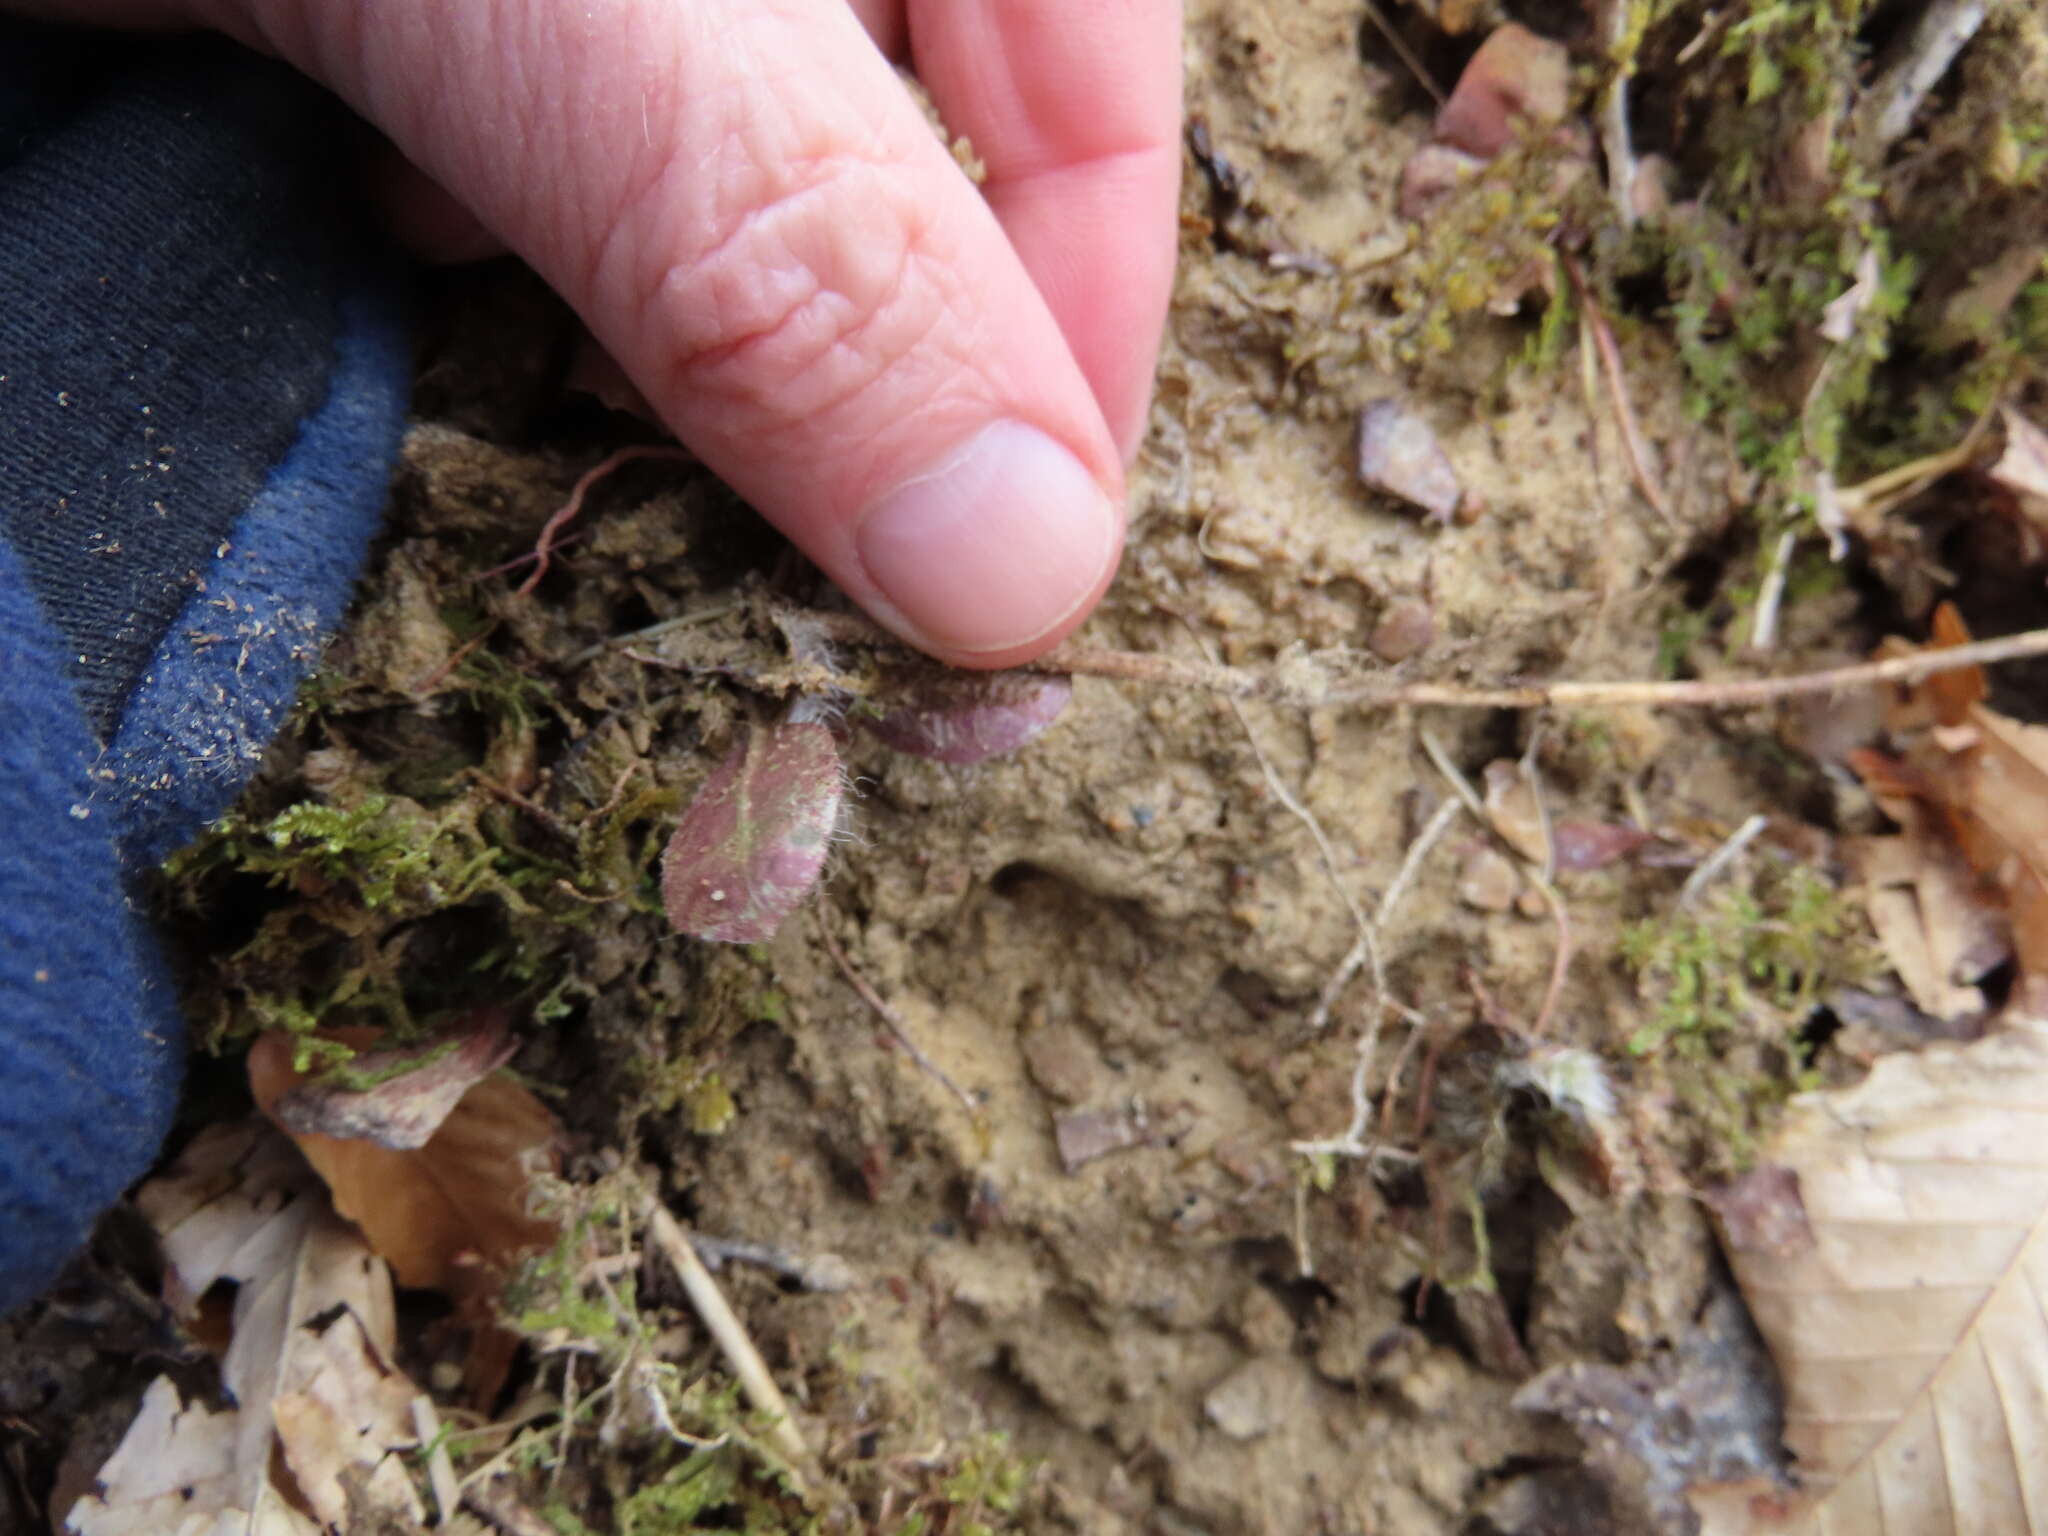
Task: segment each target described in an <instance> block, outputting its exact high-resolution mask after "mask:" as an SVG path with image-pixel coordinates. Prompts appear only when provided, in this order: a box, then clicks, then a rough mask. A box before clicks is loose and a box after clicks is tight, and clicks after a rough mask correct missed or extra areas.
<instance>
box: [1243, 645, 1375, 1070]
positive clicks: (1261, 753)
mask: <svg viewBox="0 0 2048 1536" xmlns="http://www.w3.org/2000/svg"><path fill="white" fill-rule="evenodd" d="M1204 649H1205V650H1206V649H1207V647H1206V646H1205V647H1204ZM1212 665H1213V663H1212ZM1227 702H1228V703H1229V705H1230V711H1231V713H1232V714H1234V715H1236V716H1237V723H1238V724H1239V725H1240V726H1241V727H1243V729H1244V737H1245V740H1246V741H1248V742H1249V743H1251V749H1252V756H1253V757H1255V758H1257V759H1258V762H1259V771H1260V772H1261V773H1263V774H1264V775H1265V778H1266V787H1267V788H1268V789H1270V790H1272V791H1273V798H1274V799H1276V800H1278V801H1279V802H1280V803H1281V804H1282V805H1284V806H1285V807H1286V808H1287V809H1288V811H1289V812H1290V813H1291V814H1292V815H1293V816H1294V817H1295V819H1296V820H1298V821H1299V822H1300V823H1301V824H1302V825H1303V826H1305V827H1307V828H1308V835H1309V836H1310V837H1311V838H1313V839H1314V840H1315V845H1316V853H1317V854H1318V855H1319V856H1320V857H1321V859H1322V861H1323V872H1324V873H1325V874H1327V875H1328V876H1329V877H1330V885H1331V887H1332V889H1334V890H1335V891H1336V893H1337V899H1338V900H1339V901H1341V902H1342V903H1343V904H1344V910H1345V911H1346V912H1349V913H1350V914H1351V921H1352V923H1353V925H1354V926H1355V927H1356V928H1357V929H1358V938H1357V939H1356V940H1355V941H1354V942H1353V944H1352V946H1351V949H1352V952H1353V953H1358V954H1359V955H1360V958H1361V959H1363V960H1364V961H1365V963H1366V964H1367V965H1368V966H1370V967H1371V968H1372V1022H1371V1024H1370V1025H1369V1026H1368V1028H1370V1029H1371V1030H1372V1031H1373V1032H1374V1033H1375V1034H1377V1033H1378V1032H1379V1027H1380V1014H1381V1011H1382V1009H1383V1007H1384V1006H1385V1004H1386V1000H1387V973H1386V969H1385V967H1384V966H1382V965H1381V963H1380V945H1379V936H1378V935H1377V934H1376V933H1374V932H1373V926H1372V921H1371V919H1370V918H1368V917H1367V916H1366V915H1365V909H1364V908H1363V907H1361V906H1359V904H1358V898H1357V897H1356V896H1353V895H1352V894H1351V888H1350V887H1349V886H1347V885H1345V883H1344V875H1343V871H1342V870H1341V869H1340V868H1339V867H1338V864H1337V849H1336V846H1335V845H1334V844H1332V843H1331V841H1330V835H1329V834H1328V833H1327V832H1325V831H1324V830H1323V824H1322V823H1321V822H1320V821H1318V820H1316V815H1315V812H1313V811H1311V810H1310V809H1309V808H1308V807H1307V806H1306V805H1304V804H1302V802H1301V800H1300V799H1299V798H1298V797H1297V796H1296V795H1295V793H1294V791H1293V790H1291V789H1289V788H1288V787H1287V783H1286V781H1285V780H1283V779H1282V778H1281V777H1280V771H1279V770H1278V769H1277V768H1275V767H1274V766H1273V760H1272V759H1271V758H1269V757H1267V756H1266V752H1265V749H1264V748H1263V747H1261V746H1260V745H1259V738H1258V737H1257V735H1255V734H1254V733H1253V731H1252V723H1251V720H1250V719H1249V718H1248V717H1247V716H1246V714H1245V712H1244V706H1243V705H1242V704H1240V703H1238V702H1237V700H1236V699H1230V700H1228V701H1227ZM1344 965H1350V966H1351V969H1352V970H1353V971H1354V972H1355V971H1356V970H1357V967H1356V965H1352V964H1351V961H1350V958H1349V955H1347V956H1346V959H1345V961H1344V962H1343V964H1341V965H1340V966H1339V970H1340V971H1341V970H1342V969H1343V968H1344ZM1325 995H1326V996H1328V998H1329V1002H1330V1004H1331V1005H1332V1006H1335V1004H1336V998H1335V996H1334V995H1330V994H1328V993H1327V992H1326V994H1325ZM1329 1022H1330V1015H1329V1010H1328V1009H1326V1008H1324V1007H1323V1006H1322V1005H1321V1002H1320V1001H1319V1002H1318V1004H1317V1007H1316V1015H1315V1017H1314V1018H1312V1019H1311V1021H1310V1029H1311V1032H1312V1033H1315V1032H1320V1031H1321V1030H1322V1028H1323V1027H1324V1026H1326V1025H1327V1024H1328V1023H1329Z"/></svg>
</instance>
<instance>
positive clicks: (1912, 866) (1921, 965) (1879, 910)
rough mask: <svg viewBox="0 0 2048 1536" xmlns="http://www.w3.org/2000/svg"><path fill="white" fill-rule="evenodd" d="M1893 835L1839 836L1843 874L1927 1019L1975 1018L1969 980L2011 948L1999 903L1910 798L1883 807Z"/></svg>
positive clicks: (1977, 1003) (1977, 1007)
mask: <svg viewBox="0 0 2048 1536" xmlns="http://www.w3.org/2000/svg"><path fill="white" fill-rule="evenodd" d="M1888 809H1889V810H1890V812H1891V814H1892V815H1893V816H1894V817H1895V819H1898V820H1900V821H1901V823H1902V825H1903V826H1904V827H1905V831H1904V832H1903V833H1902V834H1901V835H1899V836H1897V837H1857V838H1844V839H1843V840H1842V852H1843V856H1844V859H1845V861H1846V862H1847V864H1848V866H1849V869H1850V872H1851V873H1852V875H1853V876H1854V877H1855V879H1856V882H1857V884H1858V885H1859V886H1860V887H1861V888H1862V896H1863V905H1864V909H1865V911H1867V912H1868V913H1869V915H1870V924H1871V927H1872V928H1873V929H1875V930H1876V933H1877V939H1878V943H1879V945H1880V946H1881V947H1882V948H1883V950H1884V953H1885V958H1887V959H1888V960H1890V961H1891V964H1892V969H1893V970H1895V971H1896V972H1898V976H1899V980H1900V981H1901V982H1902V983H1904V985H1905V988H1906V992H1907V994H1908V995H1909V996H1910V997H1911V998H1912V999H1913V1002H1914V1005H1915V1006H1916V1007H1918V1008H1919V1009H1920V1010H1921V1011H1922V1012H1923V1013H1925V1014H1927V1015H1929V1016H1930V1017H1932V1018H1936V1019H1942V1020H1956V1019H1966V1018H1975V1017H1978V1016H1980V1015H1982V1014H1983V1012H1984V1009H1985V1002H1984V994H1983V992H1982V991H1981V990H1979V989H1978V988H1977V987H1976V986H1975V985H1973V983H1974V982H1976V981H1977V980H1978V979H1980V978H1981V977H1983V976H1985V975H1987V974H1988V973H1989V972H1991V971H1992V970H1994V969H1995V968H1997V967H1998V966H1999V965H2001V964H2003V963H2004V962H2005V961H2006V960H2007V959H2008V958H2010V956H2011V953H2012V939H2011V929H2010V928H2009V927H2008V925H2007V923H2006V920H2005V913H2004V909H2003V906H2002V904H2001V903H2000V902H1999V901H1998V900H1997V899H1996V898H1995V896H1994V895H1993V894H1991V893H1989V892H1987V891H1986V890H1985V889H1984V887H1983V886H1982V884H1981V883H1980V882H1979V881H1978V880H1977V879H1976V877H1975V876H1974V875H1972V874H1971V872H1970V869H1969V866H1968V865H1967V864H1966V863H1964V861H1963V857H1962V855H1961V853H1960V852H1958V851H1957V850H1956V849H1955V848H1954V847H1953V846H1952V845H1950V844H1949V843H1948V842H1947V840H1945V839H1943V838H1941V837H1939V836H1938V835H1936V834H1935V833H1934V832H1932V831H1931V830H1930V829H1928V828H1927V827H1926V825H1925V821H1926V817H1925V815H1924V813H1923V812H1922V811H1921V809H1920V807H1919V806H1917V805H1915V804H1913V803H1912V802H1910V801H1909V802H1906V803H1904V804H1900V805H1894V806H1890V807H1888Z"/></svg>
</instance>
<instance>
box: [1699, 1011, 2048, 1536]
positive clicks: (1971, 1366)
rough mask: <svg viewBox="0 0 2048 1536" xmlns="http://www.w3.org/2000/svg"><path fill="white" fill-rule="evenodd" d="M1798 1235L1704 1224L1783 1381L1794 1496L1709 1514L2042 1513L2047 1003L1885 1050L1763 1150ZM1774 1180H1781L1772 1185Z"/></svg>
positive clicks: (1825, 1520)
mask: <svg viewBox="0 0 2048 1536" xmlns="http://www.w3.org/2000/svg"><path fill="white" fill-rule="evenodd" d="M1765 1155H1766V1158H1767V1160H1768V1162H1769V1163H1770V1164H1771V1165H1774V1166H1775V1167H1777V1168H1780V1169H1784V1170H1789V1172H1790V1173H1791V1174H1792V1175H1793V1176H1795V1177H1796V1180H1797V1186H1796V1199H1797V1201H1798V1203H1799V1205H1800V1206H1801V1210H1800V1211H1799V1212H1797V1213H1793V1212H1789V1211H1788V1212H1787V1213H1785V1214H1786V1220H1784V1221H1781V1222H1777V1223H1769V1224H1765V1225H1769V1226H1775V1227H1778V1228H1782V1229H1787V1230H1790V1229H1792V1228H1794V1227H1795V1226H1796V1225H1797V1223H1796V1222H1794V1221H1793V1220H1792V1219H1791V1218H1792V1217H1793V1216H1794V1215H1795V1214H1796V1215H1797V1216H1799V1217H1801V1218H1803V1223H1804V1227H1805V1230H1806V1231H1807V1232H1808V1233H1809V1234H1810V1237H1811V1241H1810V1242H1809V1243H1762V1242H1758V1241H1757V1240H1756V1239H1755V1237H1754V1235H1753V1230H1752V1232H1750V1233H1748V1234H1745V1233H1742V1232H1737V1231H1731V1230H1730V1229H1729V1228H1728V1226H1727V1224H1726V1223H1723V1228H1722V1242H1723V1246H1724V1247H1725V1248H1726V1249H1727V1251H1728V1256H1729V1262H1730V1264H1731V1266H1732V1267H1733V1269H1734V1271H1735V1275H1736V1278H1737V1280H1738V1281H1739V1282H1740V1284H1741V1286H1742V1290H1743V1295H1744V1297H1745V1299H1746V1300H1747V1301H1748V1303H1749V1307H1750V1311H1751V1314H1752V1315H1753V1316H1754V1317H1755V1319H1756V1323H1757V1326H1758V1328H1759V1329H1760V1330H1761V1331H1762V1333H1763V1335H1764V1338H1765V1340H1766V1341H1767V1342H1768V1344H1769V1345H1770V1348H1771V1353H1772V1355H1773V1357H1774V1358H1775V1359H1776V1361H1777V1364H1778V1371H1779V1375H1780V1377H1781V1379H1782V1381H1783V1384H1784V1389H1785V1410H1786V1433H1785V1438H1786V1444H1787V1446H1788V1447H1789V1448H1790V1449H1791V1450H1792V1451H1793V1453H1794V1454H1795V1455H1796V1456H1797V1458H1798V1470H1799V1472H1800V1475H1801V1478H1802V1481H1803V1483H1804V1485H1805V1489H1806V1493H1805V1496H1804V1498H1803V1499H1802V1500H1801V1501H1799V1502H1797V1503H1796V1504H1795V1505H1794V1506H1793V1507H1792V1508H1791V1509H1790V1510H1789V1511H1786V1512H1784V1513H1783V1514H1782V1515H1774V1514H1773V1512H1772V1510H1771V1508H1770V1505H1769V1501H1760V1500H1755V1499H1749V1500H1734V1501H1729V1503H1728V1505H1727V1507H1722V1508H1718V1509H1717V1512H1716V1514H1715V1516H1714V1519H1713V1522H1712V1523H1711V1524H1710V1525H1709V1527H1708V1529H1709V1530H1710V1531H1711V1532H1713V1533H1715V1536H1732V1533H1734V1532H1757V1533H1761V1532H1800V1533H1813V1536H1993V1533H1995V1536H2022V1533H2030V1532H2031V1533H2048V1023H2044V1022H2041V1021H2037V1020H2032V1019H2029V1020H2025V1021H2020V1022H2015V1023H2012V1024H2009V1025H2008V1026H2007V1027H2005V1028H2003V1029H2001V1030H1999V1031H1998V1032H1997V1033H1995V1034H1991V1035H1987V1036H1986V1037H1985V1038H1983V1039H1982V1040H1978V1041H1975V1042H1973V1043H1971V1044H1969V1045H1936V1046H1931V1047H1929V1048H1928V1049H1927V1050H1925V1051H1922V1052H1919V1053H1917V1054H1912V1055H1906V1054H1901V1055H1894V1056H1888V1057H1886V1058H1884V1059H1883V1060H1881V1061H1879V1062H1878V1063H1877V1065H1876V1066H1875V1067H1873V1068H1872V1069H1871V1072H1870V1075H1869V1076H1868V1077H1867V1078H1866V1079H1865V1080H1864V1081H1863V1082H1862V1083H1861V1084H1859V1085H1858V1086H1856V1087H1854V1088H1850V1089H1843V1090H1837V1091H1834V1092H1829V1093H1818V1094H1805V1095H1802V1096H1800V1097H1799V1098H1797V1099H1795V1100H1794V1101H1793V1102H1792V1105H1791V1107H1790V1108H1789V1110H1788V1112H1787V1114H1786V1118H1785V1120H1784V1122H1783V1124H1782V1126H1781V1128H1780V1130H1779V1132H1778V1134H1777V1136H1776V1138H1775V1139H1774V1142H1773V1145H1772V1146H1771V1147H1770V1148H1769V1149H1768V1150H1767V1152H1766V1154H1765ZM1782 1188H1783V1189H1784V1191H1785V1193H1784V1194H1783V1196H1782V1197H1781V1198H1783V1199H1786V1200H1791V1199H1793V1198H1795V1196H1794V1195H1793V1194H1792V1192H1791V1191H1792V1188H1793V1186H1792V1185H1791V1184H1790V1183H1789V1182H1787V1183H1784V1184H1783V1185H1782Z"/></svg>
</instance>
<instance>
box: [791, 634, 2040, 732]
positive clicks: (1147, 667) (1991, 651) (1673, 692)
mask: <svg viewBox="0 0 2048 1536" xmlns="http://www.w3.org/2000/svg"><path fill="white" fill-rule="evenodd" d="M793 617H796V618H798V619H800V620H801V622H804V623H810V624H814V625H815V626H816V629H815V632H816V633H817V634H818V635H820V636H821V637H822V638H824V639H827V640H831V641H834V642H836V643H838V644H841V645H858V646H867V647H876V648H887V649H891V650H904V649H907V647H905V646H904V645H903V642H902V641H900V640H898V639H897V638H896V637H895V636H893V635H891V634H889V633H888V632H887V631H885V630H882V629H880V628H877V627H876V626H875V625H872V624H870V623H868V622H867V620H865V619H861V618H856V617H855V616H854V615H852V614H846V613H822V612H806V613H803V614H801V615H794V616H793ZM2028 656H2048V629H2030V630H2027V631H2026V632H2025V633H2023V634H2017V635H2007V636H2005V637H2004V638H2002V639H1998V640H1973V641H1971V642H1970V643H1969V644H1967V645H1956V646H1949V647H1947V648H1945V649H1942V650H1938V651H1915V652H1914V653H1913V654H1911V655H1909V656H1888V657H1886V658H1884V659H1883V660H1882V661H1865V662H1857V663H1855V664H1853V665H1850V666H1845V667H1826V668H1823V669H1821V670H1820V671H1817V672H1801V673H1795V674H1792V675H1791V676H1787V677H1744V678H1731V679H1726V680H1714V679H1703V680H1694V681H1685V682H1675V683H1652V682H1637V681H1630V680H1623V679H1617V680H1613V681H1604V680H1587V681H1566V682H1558V683H1519V684H1510V685H1505V686H1501V687H1492V688H1487V687H1466V686H1464V685H1462V684H1458V683H1403V682H1378V681H1366V682H1351V681H1348V680H1347V679H1346V677H1345V675H1344V672H1343V670H1342V668H1341V666H1340V665H1339V663H1343V662H1349V661H1351V660H1353V659H1355V658H1354V657H1352V656H1351V655H1350V654H1349V653H1345V654H1342V655H1340V656H1339V657H1337V658H1336V659H1335V660H1334V661H1333V660H1332V659H1331V658H1329V657H1325V656H1316V655H1309V656H1305V657H1301V658H1299V659H1297V660H1296V661H1294V662H1291V663H1282V664H1281V665H1280V666H1279V667H1276V668H1274V669H1273V670H1271V671H1260V670H1256V669H1254V668H1250V667H1231V666H1224V665H1221V664H1218V663H1213V662H1203V661H1185V660H1182V659H1180V658H1178V657H1173V656H1159V655H1154V654H1153V653H1151V652H1149V651H1117V650H1107V649H1103V648H1101V647H1096V646H1085V645H1062V646H1059V647H1057V648H1055V649H1053V650H1051V651H1048V652H1047V653H1046V654H1045V655H1043V656H1040V657H1038V658H1037V659H1036V660H1034V661H1029V662H1025V663H1023V664H1022V670H1026V671H1031V672H1059V673H1068V674H1072V675H1076V676H1086V677H1104V678H1111V679H1114V680H1118V681H1122V682H1132V683H1145V684H1149V685H1152V686H1154V687H1163V688H1186V689H1191V690H1195V691H1198V692H1202V693H1215V694H1221V695H1223V696H1224V697H1226V698H1233V699H1263V700H1265V701H1266V702H1267V703H1270V704H1281V705H1286V706H1288V707H1290V708H1295V709H1328V708H1332V707H1335V706H1350V707H1354V708H1358V709H1427V708H1439V709H1617V708H1642V709H1740V708H1747V707H1750V706H1753V705H1757V704H1773V703H1776V702H1778V701H1779V700H1781V699H1790V698H1797V697H1800V696H1802V695H1805V694H1811V693H1834V692H1837V691H1839V690H1841V689H1844V688H1869V687H1874V686H1876V685H1877V684H1880V683H1917V682H1919V681H1920V680H1921V679H1922V678H1927V677H1932V676H1934V675H1935V674H1936V673H1938V672H1953V671H1956V670H1957V669H1959V668H1962V667H1987V666H1995V665H1997V664H1998V663H2000V662H2006V661H2018V660H2021V659H2022V658H2024V657H2028Z"/></svg>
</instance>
